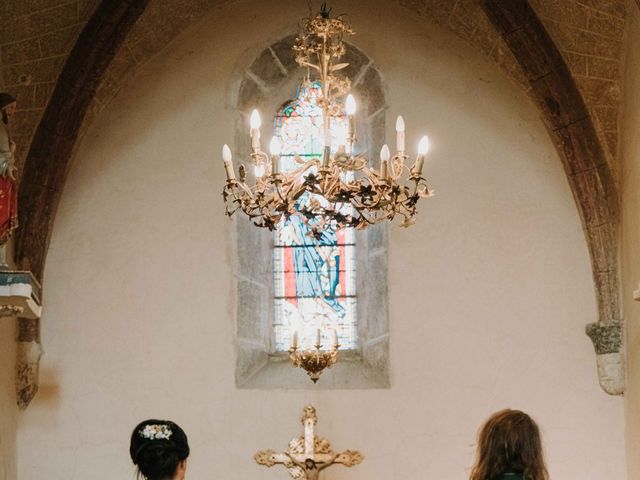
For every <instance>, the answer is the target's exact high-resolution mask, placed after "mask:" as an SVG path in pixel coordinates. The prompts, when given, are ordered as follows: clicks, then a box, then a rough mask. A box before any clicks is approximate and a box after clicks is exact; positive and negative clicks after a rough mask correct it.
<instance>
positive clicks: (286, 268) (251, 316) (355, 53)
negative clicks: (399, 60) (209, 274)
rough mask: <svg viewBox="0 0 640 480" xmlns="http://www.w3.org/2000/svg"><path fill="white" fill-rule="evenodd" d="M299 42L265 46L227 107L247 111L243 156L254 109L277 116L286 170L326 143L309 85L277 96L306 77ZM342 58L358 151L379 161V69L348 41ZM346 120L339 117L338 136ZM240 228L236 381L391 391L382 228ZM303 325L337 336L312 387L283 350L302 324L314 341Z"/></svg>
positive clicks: (235, 234)
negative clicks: (315, 238)
mask: <svg viewBox="0 0 640 480" xmlns="http://www.w3.org/2000/svg"><path fill="white" fill-rule="evenodd" d="M294 41H295V35H291V36H288V37H285V38H283V39H281V40H279V41H277V42H275V43H274V44H272V45H270V46H269V47H267V48H265V49H264V50H263V51H262V52H260V53H258V55H257V56H256V57H255V59H254V61H253V62H252V63H251V64H250V65H245V66H244V67H243V69H242V71H239V72H238V77H237V81H234V82H232V83H233V85H234V89H233V92H234V95H237V97H234V98H233V99H232V102H231V105H232V106H233V107H232V108H233V110H234V111H236V112H241V113H240V114H239V115H238V116H237V117H236V122H235V127H236V128H235V131H236V135H235V141H234V145H233V150H234V151H235V152H234V153H235V155H236V157H237V158H243V157H246V154H247V152H249V151H250V148H251V145H250V143H249V136H248V135H247V125H248V119H249V112H251V110H253V109H254V108H258V109H259V110H260V111H261V112H265V113H266V112H278V113H277V114H276V117H275V125H274V127H275V128H274V132H273V133H275V134H279V135H280V137H281V138H282V139H283V140H284V144H285V146H284V147H285V148H284V150H283V155H282V157H283V158H281V162H280V164H281V165H280V168H287V165H289V166H290V165H292V164H294V163H292V162H295V161H294V157H293V156H292V155H288V154H290V153H297V154H300V155H301V156H302V157H307V158H308V157H309V156H319V153H320V152H321V151H322V146H323V144H324V139H323V136H322V135H321V132H322V129H319V128H318V127H319V125H320V124H321V122H322V120H321V116H320V109H319V108H318V107H317V105H315V103H314V101H313V96H314V88H313V84H307V85H306V86H305V88H306V89H307V91H306V92H304V91H299V92H298V95H297V96H296V97H295V98H294V99H293V100H287V101H286V102H285V103H284V104H283V103H282V102H283V100H285V99H286V97H284V98H283V97H282V96H279V95H280V92H283V93H284V94H285V95H286V94H287V93H291V92H293V91H295V89H296V87H297V85H298V82H299V81H300V77H301V75H302V73H300V72H301V71H300V69H299V66H298V65H297V64H296V62H295V59H294V57H293V55H292V54H291V46H292V45H293V43H294ZM344 61H345V62H347V63H348V64H349V66H348V67H347V68H345V69H344V70H343V72H344V74H345V75H346V76H347V77H349V78H351V79H352V91H353V94H354V96H355V97H356V98H357V99H358V105H359V108H358V112H357V113H356V122H357V124H358V132H357V133H358V143H357V152H366V153H367V155H368V156H369V157H370V158H371V159H372V161H373V162H375V161H376V157H377V155H372V154H371V152H379V151H380V147H382V144H383V143H384V136H385V115H386V105H385V96H384V88H383V84H382V79H381V76H380V72H379V71H378V69H377V68H376V67H375V65H374V64H373V61H372V60H371V59H369V58H368V57H367V56H366V55H365V54H364V53H362V52H361V51H360V50H358V49H357V48H356V47H354V46H349V48H348V50H347V55H345V58H344ZM303 90H304V89H303ZM289 98H290V97H289ZM309 100H311V101H309ZM231 105H230V106H231ZM341 121H344V120H341V119H340V118H336V119H334V122H336V125H335V126H336V128H334V132H337V131H338V130H339V129H338V124H339V123H340V122H341ZM265 133H266V132H265ZM266 134H267V135H268V133H266ZM374 166H375V163H374ZM295 221H296V220H293V222H295ZM235 226H236V228H235V229H234V230H233V231H232V233H231V235H232V241H231V244H232V245H234V246H235V248H234V249H233V261H234V262H235V275H236V278H235V289H234V290H233V291H234V294H235V302H234V304H235V307H234V309H235V321H236V324H235V336H234V337H235V338H234V343H235V346H236V353H237V355H236V372H235V374H236V385H237V386H238V387H239V388H259V389H269V388H310V387H311V386H313V388H314V389H318V388H320V389H323V388H331V389H333V388H352V389H353V388H387V387H388V386H389V384H390V380H389V377H390V372H389V321H388V307H387V243H388V232H387V227H386V225H377V226H374V227H370V228H367V229H366V230H364V231H360V230H358V231H356V232H354V231H352V230H351V231H349V230H346V231H343V232H341V233H337V234H336V235H335V238H325V239H321V241H320V242H319V243H317V242H310V241H309V240H307V239H306V238H304V237H305V235H304V234H302V235H299V233H300V232H301V231H302V228H303V227H302V226H301V225H295V224H291V225H288V226H287V225H285V226H284V228H281V229H280V238H278V237H276V236H274V234H273V233H272V232H269V231H268V230H267V229H263V228H256V227H255V226H254V225H253V224H252V223H251V221H249V220H248V219H246V218H242V217H237V218H236V219H235ZM287 230H288V231H287ZM356 245H357V255H356V253H355V250H356ZM296 251H297V258H296ZM356 269H357V276H356V274H355V272H356ZM299 273H300V274H301V275H298V274H299ZM296 282H297V283H298V285H296ZM356 291H357V297H356ZM356 300H357V304H356ZM343 312H344V315H343ZM304 318H306V321H305V320H304ZM305 324H306V325H308V327H307V328H308V329H313V328H316V329H317V328H318V325H320V326H321V329H322V331H323V332H324V334H325V335H326V336H327V337H328V338H326V339H325V342H324V344H325V345H327V342H326V340H329V341H330V342H331V341H332V340H333V338H332V336H333V331H332V330H333V329H334V328H335V329H337V331H338V334H339V342H340V344H341V352H340V358H339V360H338V362H337V363H336V364H335V365H334V366H333V367H332V368H330V369H328V370H327V371H325V372H324V373H323V374H322V377H321V379H320V381H319V382H318V383H317V384H316V385H313V384H312V383H311V381H310V380H309V377H308V376H307V375H305V372H304V371H303V370H301V369H298V368H294V367H292V366H291V364H290V363H289V361H288V355H287V353H286V350H287V349H288V348H289V346H290V344H291V335H292V333H293V331H294V329H296V328H299V329H300V331H299V332H298V337H299V339H300V340H302V339H303V338H302V337H303V336H307V337H311V340H315V335H313V332H312V335H308V332H304V331H302V330H304V329H305V327H304V325H305ZM292 326H293V328H292Z"/></svg>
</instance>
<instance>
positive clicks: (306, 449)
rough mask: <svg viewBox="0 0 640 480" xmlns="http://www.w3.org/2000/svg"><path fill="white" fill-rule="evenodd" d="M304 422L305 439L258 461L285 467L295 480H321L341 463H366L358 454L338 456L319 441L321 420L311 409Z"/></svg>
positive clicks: (262, 455) (259, 455)
mask: <svg viewBox="0 0 640 480" xmlns="http://www.w3.org/2000/svg"><path fill="white" fill-rule="evenodd" d="M301 420H302V425H303V426H304V436H303V437H297V438H294V439H293V440H291V441H290V442H289V447H288V448H287V449H286V450H285V451H284V452H282V453H276V452H274V451H273V450H262V451H260V452H258V453H256V454H255V456H254V459H255V461H256V462H257V463H258V464H259V465H265V466H267V467H272V466H274V465H277V464H280V465H284V466H285V467H286V468H287V470H289V475H291V476H292V477H293V478H294V479H295V480H318V477H319V475H320V472H321V471H322V470H324V469H325V468H327V467H330V466H331V465H333V464H336V463H340V464H342V465H344V466H346V467H352V466H353V465H357V464H358V463H360V462H362V460H363V459H364V457H363V456H362V454H361V453H360V452H357V451H355V450H345V451H344V452H342V453H336V452H334V451H333V450H332V449H331V444H330V443H329V441H328V440H327V439H325V438H320V437H316V435H315V427H316V424H317V423H318V417H317V416H316V409H315V408H313V407H312V406H311V405H307V406H306V407H304V410H303V412H302V418H301Z"/></svg>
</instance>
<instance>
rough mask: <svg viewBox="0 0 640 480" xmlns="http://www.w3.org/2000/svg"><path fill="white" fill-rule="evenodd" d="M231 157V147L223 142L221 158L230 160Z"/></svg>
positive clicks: (226, 160)
mask: <svg viewBox="0 0 640 480" xmlns="http://www.w3.org/2000/svg"><path fill="white" fill-rule="evenodd" d="M232 159H233V157H232V156H231V149H230V148H229V145H227V144H226V143H225V144H224V145H223V147H222V160H223V161H225V162H230V161H231V160H232Z"/></svg>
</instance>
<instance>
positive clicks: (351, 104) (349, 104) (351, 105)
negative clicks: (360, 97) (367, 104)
mask: <svg viewBox="0 0 640 480" xmlns="http://www.w3.org/2000/svg"><path fill="white" fill-rule="evenodd" d="M344 109H345V111H346V113H347V115H355V114H356V100H355V98H353V95H351V94H349V95H347V100H346V101H345V102H344Z"/></svg>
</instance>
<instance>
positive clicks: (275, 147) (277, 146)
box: [269, 137, 282, 156]
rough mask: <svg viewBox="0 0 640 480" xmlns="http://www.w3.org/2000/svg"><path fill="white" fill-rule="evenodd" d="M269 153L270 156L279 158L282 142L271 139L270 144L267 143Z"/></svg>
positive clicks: (275, 138)
mask: <svg viewBox="0 0 640 480" xmlns="http://www.w3.org/2000/svg"><path fill="white" fill-rule="evenodd" d="M269 151H270V152H271V155H275V156H280V152H281V151H282V142H280V139H279V138H278V137H271V143H269Z"/></svg>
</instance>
